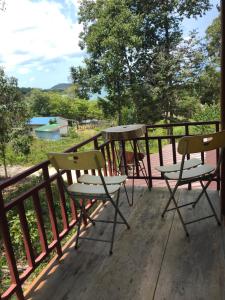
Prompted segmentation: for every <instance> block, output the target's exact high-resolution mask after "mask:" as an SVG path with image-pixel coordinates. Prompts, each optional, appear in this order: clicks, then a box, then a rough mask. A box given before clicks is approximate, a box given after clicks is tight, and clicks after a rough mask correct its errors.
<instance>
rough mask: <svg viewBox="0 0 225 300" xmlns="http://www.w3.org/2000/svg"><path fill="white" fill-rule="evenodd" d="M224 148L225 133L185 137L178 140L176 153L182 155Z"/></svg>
mask: <svg viewBox="0 0 225 300" xmlns="http://www.w3.org/2000/svg"><path fill="white" fill-rule="evenodd" d="M223 147H225V131H220V132H216V133H212V134H204V135H195V136H185V137H183V138H181V139H180V141H179V144H178V149H177V150H178V152H179V153H180V154H182V155H184V154H191V153H198V152H204V151H210V150H214V149H218V148H223Z"/></svg>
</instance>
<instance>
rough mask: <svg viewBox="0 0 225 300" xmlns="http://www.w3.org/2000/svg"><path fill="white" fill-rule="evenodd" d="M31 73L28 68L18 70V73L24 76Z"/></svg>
mask: <svg viewBox="0 0 225 300" xmlns="http://www.w3.org/2000/svg"><path fill="white" fill-rule="evenodd" d="M29 72H30V69H29V68H26V67H22V68H19V69H18V73H19V74H22V75H25V74H28V73H29Z"/></svg>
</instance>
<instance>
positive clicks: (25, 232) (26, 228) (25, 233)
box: [17, 202, 35, 268]
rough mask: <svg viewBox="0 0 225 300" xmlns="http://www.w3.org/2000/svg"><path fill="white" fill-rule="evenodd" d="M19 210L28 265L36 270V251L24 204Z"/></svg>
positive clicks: (20, 204) (20, 205) (19, 206)
mask: <svg viewBox="0 0 225 300" xmlns="http://www.w3.org/2000/svg"><path fill="white" fill-rule="evenodd" d="M17 209H18V213H19V218H20V226H21V229H22V233H23V241H24V247H25V252H26V256H27V261H28V265H29V267H31V268H34V266H35V261H34V251H33V247H32V243H31V237H30V232H29V226H28V223H27V218H26V213H25V209H24V205H23V203H22V202H20V203H19V204H18V206H17Z"/></svg>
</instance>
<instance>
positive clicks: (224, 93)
mask: <svg viewBox="0 0 225 300" xmlns="http://www.w3.org/2000/svg"><path fill="white" fill-rule="evenodd" d="M220 9H221V34H222V38H221V41H222V43H221V45H222V46H221V100H220V106H221V129H222V130H225V0H221V5H220ZM220 197H221V214H222V215H223V216H225V152H224V153H223V160H222V166H221V194H220Z"/></svg>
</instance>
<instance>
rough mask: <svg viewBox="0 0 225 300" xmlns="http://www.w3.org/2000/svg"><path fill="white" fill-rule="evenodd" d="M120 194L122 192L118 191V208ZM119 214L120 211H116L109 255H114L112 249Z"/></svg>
mask: <svg viewBox="0 0 225 300" xmlns="http://www.w3.org/2000/svg"><path fill="white" fill-rule="evenodd" d="M119 194H120V190H119V191H118V193H117V198H116V206H117V207H118V206H119ZM117 214H118V210H117V209H115V215H114V220H113V230H112V239H111V245H110V250H109V255H112V253H113V251H112V249H113V243H114V236H115V231H116V222H117Z"/></svg>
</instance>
